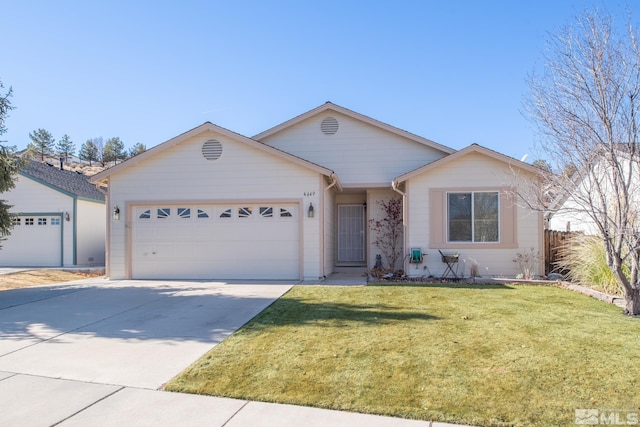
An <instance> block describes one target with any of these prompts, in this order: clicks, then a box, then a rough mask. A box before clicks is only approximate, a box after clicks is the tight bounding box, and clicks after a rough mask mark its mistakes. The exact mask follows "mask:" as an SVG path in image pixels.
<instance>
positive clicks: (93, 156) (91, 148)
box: [78, 139, 98, 166]
mask: <svg viewBox="0 0 640 427" xmlns="http://www.w3.org/2000/svg"><path fill="white" fill-rule="evenodd" d="M93 141H94V140H93V139H87V140H86V141H85V143H84V144H82V146H81V147H80V152H79V153H78V157H80V160H86V161H88V162H89V166H91V164H92V163H93V162H95V161H97V160H98V147H97V146H96V144H95V143H94V142H93Z"/></svg>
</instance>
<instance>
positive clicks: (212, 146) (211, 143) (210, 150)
mask: <svg viewBox="0 0 640 427" xmlns="http://www.w3.org/2000/svg"><path fill="white" fill-rule="evenodd" d="M202 156H203V157H204V158H205V159H207V160H218V159H219V158H220V156H222V143H221V142H220V141H218V140H217V139H210V140H208V141H207V142H205V143H204V144H202Z"/></svg>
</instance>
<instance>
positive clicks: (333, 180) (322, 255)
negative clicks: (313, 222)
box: [320, 173, 338, 278]
mask: <svg viewBox="0 0 640 427" xmlns="http://www.w3.org/2000/svg"><path fill="white" fill-rule="evenodd" d="M329 178H331V184H329V185H328V186H327V187H325V188H324V192H323V193H322V212H321V214H320V239H322V240H321V241H322V244H321V246H320V263H321V264H320V265H321V266H322V276H323V278H326V276H327V274H326V270H325V264H324V263H325V252H326V245H325V241H324V223H325V218H324V212H325V209H324V196H325V194H326V192H327V191H329V190H330V189H331V188H332V187H334V186H335V185H336V184H337V183H338V178H337V177H336V174H335V173H332V174H331V175H330V176H329Z"/></svg>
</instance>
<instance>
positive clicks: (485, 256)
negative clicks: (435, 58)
mask: <svg viewBox="0 0 640 427" xmlns="http://www.w3.org/2000/svg"><path fill="white" fill-rule="evenodd" d="M514 173H518V174H519V176H520V180H521V179H522V177H523V176H524V177H525V178H526V177H529V176H531V177H532V176H534V175H535V173H536V169H535V168H534V167H532V166H530V165H528V164H525V163H523V162H520V161H518V160H515V159H512V158H510V157H507V156H504V155H502V154H499V153H496V152H494V151H491V150H488V149H486V148H483V147H480V146H478V145H472V146H470V147H467V148H465V149H463V150H460V151H456V150H454V149H452V148H449V147H445V146H443V145H441V144H438V143H436V142H433V141H430V140H428V139H426V138H423V137H420V136H417V135H414V134H411V133H409V132H406V131H404V130H401V129H398V128H395V127H393V126H390V125H388V124H385V123H382V122H380V121H377V120H374V119H372V118H370V117H367V116H364V115H362V114H359V113H356V112H354V111H351V110H348V109H346V108H343V107H340V106H338V105H335V104H332V103H330V102H327V103H325V104H323V105H321V106H319V107H317V108H315V109H313V110H310V111H308V112H306V113H304V114H302V115H299V116H297V117H295V118H293V119H291V120H288V121H286V122H284V123H282V124H280V125H278V126H276V127H273V128H271V129H268V130H266V131H264V132H262V133H260V134H258V135H255V136H254V137H252V138H249V137H246V136H242V135H240V134H237V133H235V132H232V131H230V130H227V129H224V128H222V127H219V126H216V125H214V124H212V123H209V122H207V123H204V124H202V125H200V126H198V127H196V128H194V129H191V130H189V131H188V132H185V133H183V134H182V135H179V136H177V137H175V138H172V139H170V140H168V141H166V142H164V143H162V144H160V145H157V146H156V147H153V148H151V149H149V150H148V151H146V152H145V153H143V154H140V155H138V156H136V157H134V158H131V159H129V160H127V161H125V162H123V163H121V164H119V165H116V166H114V167H112V168H110V169H107V170H105V171H103V172H100V173H98V174H96V175H94V176H93V177H92V181H93V182H94V183H96V184H97V185H99V186H102V187H104V188H105V189H106V191H107V206H108V210H109V218H108V221H107V274H108V275H109V276H110V277H111V278H112V279H125V278H127V279H292V280H311V281H317V280H319V279H322V278H324V277H326V276H328V275H329V274H331V273H332V272H334V271H336V269H337V268H340V267H357V268H360V269H362V271H364V270H365V269H370V268H372V267H373V266H374V264H375V262H376V255H378V254H380V251H379V250H378V248H377V247H376V246H375V244H374V241H375V240H376V236H373V235H372V231H371V229H370V226H369V224H370V220H372V219H376V218H381V216H382V213H381V208H380V203H379V202H381V201H388V200H390V199H392V198H400V199H402V201H403V209H404V212H403V215H404V230H403V233H404V235H403V236H402V239H401V240H402V243H401V244H402V246H403V254H404V258H403V260H402V261H401V264H403V268H404V270H405V271H407V272H408V273H409V274H411V275H418V276H421V275H424V274H425V272H426V271H427V269H428V271H429V272H431V273H432V274H434V275H440V274H442V273H443V272H444V269H445V268H446V265H445V264H444V263H443V262H442V259H441V256H440V253H439V250H441V251H443V252H445V251H446V252H447V253H451V252H456V253H458V254H459V257H460V258H459V259H460V262H459V263H458V265H457V267H458V268H459V269H460V270H463V269H464V268H465V266H466V271H464V272H463V271H459V274H465V275H468V274H469V266H470V265H471V263H472V262H477V264H478V267H479V272H480V273H484V274H491V275H497V274H500V275H508V276H514V275H516V274H517V273H518V272H519V271H517V266H516V265H515V264H514V262H513V259H514V257H515V256H516V254H517V253H518V252H520V251H524V250H529V248H534V249H535V250H538V249H539V248H540V247H541V246H542V238H543V223H542V216H541V214H539V213H537V212H532V211H529V210H527V209H525V208H523V207H521V206H519V205H518V204H517V203H516V202H515V200H514V198H513V197H512V194H513V193H514V188H513V185H514V184H513V183H514V182H516V181H518V180H515V179H514ZM412 248H413V249H414V251H413V252H414V253H415V250H417V251H419V252H420V256H419V257H416V258H415V259H414V261H415V262H416V263H415V264H410V263H409V261H410V257H409V254H410V253H411V249H412ZM397 267H400V266H397ZM540 272H542V262H541V263H540V269H539V271H538V274H540Z"/></svg>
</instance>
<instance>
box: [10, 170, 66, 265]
mask: <svg viewBox="0 0 640 427" xmlns="http://www.w3.org/2000/svg"><path fill="white" fill-rule="evenodd" d="M2 199H5V200H8V203H9V204H10V205H13V206H12V208H11V209H10V212H12V213H21V212H23V213H33V214H36V215H34V217H35V218H37V217H38V215H37V213H64V212H69V213H72V212H73V198H72V197H71V196H68V195H66V194H63V193H61V192H59V191H57V190H54V189H52V188H50V187H48V186H46V185H43V184H40V183H39V182H36V181H34V180H32V179H30V178H27V177H24V176H22V175H18V178H17V180H16V186H15V188H13V189H12V190H10V191H8V192H6V193H3V194H2ZM36 221H37V219H36ZM48 221H50V218H49V219H48ZM63 222H64V221H63ZM61 225H62V233H63V236H62V239H63V241H64V247H63V248H62V250H63V264H64V265H71V264H73V227H71V226H70V223H67V222H64V223H63V224H61ZM36 227H37V226H36ZM47 228H48V229H47V231H48V232H49V231H51V230H50V227H47ZM43 230H44V229H43ZM49 234H51V233H48V234H47V235H48V236H49V237H47V241H46V242H45V243H46V245H48V247H50V248H51V250H52V251H55V254H56V255H55V257H56V258H57V257H58V254H59V252H60V237H59V233H56V236H54V235H49ZM18 236H21V234H18V233H16V234H15V235H14V236H13V238H12V236H8V238H7V240H6V241H5V242H4V243H3V246H5V249H4V251H5V254H6V255H5V261H6V262H5V261H3V256H2V255H3V253H2V251H3V250H2V249H0V265H8V264H7V262H9V261H11V262H12V263H13V261H14V259H15V258H14V257H12V258H9V250H11V251H12V252H13V253H14V254H16V253H25V254H29V255H28V256H29V259H26V260H20V264H19V265H21V266H27V265H29V266H44V265H46V266H51V265H55V266H60V262H59V261H57V263H56V264H52V261H51V257H50V256H48V255H47V250H45V249H43V248H42V247H40V248H38V249H37V250H34V249H35V248H34V247H33V242H32V241H30V240H27V241H19V240H18V239H17V237H18ZM43 251H44V252H43ZM45 259H46V262H44V263H43V262H42V260H45ZM14 265H18V264H15V263H14Z"/></svg>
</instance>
